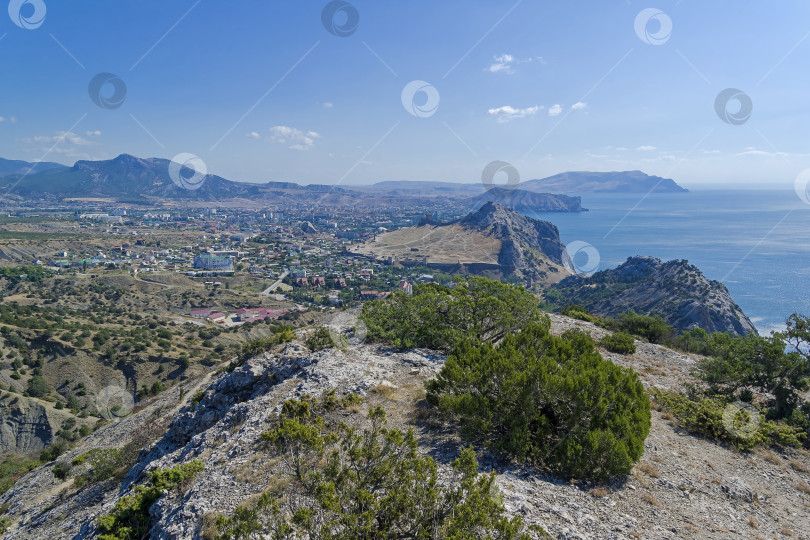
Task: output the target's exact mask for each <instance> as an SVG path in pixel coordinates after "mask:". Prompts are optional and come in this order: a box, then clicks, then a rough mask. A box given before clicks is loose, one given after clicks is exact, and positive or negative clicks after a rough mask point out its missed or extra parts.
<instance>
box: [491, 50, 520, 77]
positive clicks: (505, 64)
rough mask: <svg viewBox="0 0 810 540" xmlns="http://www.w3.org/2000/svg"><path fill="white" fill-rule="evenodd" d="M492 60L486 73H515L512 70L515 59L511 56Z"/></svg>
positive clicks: (505, 55)
mask: <svg viewBox="0 0 810 540" xmlns="http://www.w3.org/2000/svg"><path fill="white" fill-rule="evenodd" d="M494 60H495V61H494V62H493V63H492V64H490V66H489V68H487V71H489V72H490V73H499V72H501V71H502V72H504V73H507V74H512V73H514V72H515V71H514V70H513V69H512V65H513V64H514V62H515V57H514V56H512V55H511V54H501V55H498V56H496V57H494Z"/></svg>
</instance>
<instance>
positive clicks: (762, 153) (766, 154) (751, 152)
mask: <svg viewBox="0 0 810 540" xmlns="http://www.w3.org/2000/svg"><path fill="white" fill-rule="evenodd" d="M737 155H738V156H764V157H786V156H789V155H790V154H788V153H787V152H766V151H765V150H758V149H757V148H755V147H753V146H749V147H747V148H746V149H745V150H744V151H742V152H740V153H738V154H737Z"/></svg>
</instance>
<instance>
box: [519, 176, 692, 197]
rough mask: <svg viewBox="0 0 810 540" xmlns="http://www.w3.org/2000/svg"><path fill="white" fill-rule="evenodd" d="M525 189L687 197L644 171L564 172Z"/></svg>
mask: <svg viewBox="0 0 810 540" xmlns="http://www.w3.org/2000/svg"><path fill="white" fill-rule="evenodd" d="M518 187H519V188H521V189H526V190H529V191H537V192H542V193H591V192H610V193H648V192H655V193H685V192H687V191H688V190H686V189H685V188H683V187H681V186H679V185H678V184H676V183H675V181H674V180H672V179H671V178H661V177H660V176H650V175H648V174H645V173H643V172H641V171H617V172H590V171H576V172H564V173H560V174H555V175H554V176H549V177H548V178H542V179H540V180H529V181H527V182H523V183H522V184H519V185H518Z"/></svg>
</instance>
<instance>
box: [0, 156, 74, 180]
mask: <svg viewBox="0 0 810 540" xmlns="http://www.w3.org/2000/svg"><path fill="white" fill-rule="evenodd" d="M49 169H67V167H66V166H65V165H61V164H59V163H53V162H50V161H37V162H33V163H32V162H28V161H20V160H18V159H3V158H0V176H9V175H13V174H17V175H23V174H33V173H37V172H41V171H46V170H49Z"/></svg>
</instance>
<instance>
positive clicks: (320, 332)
mask: <svg viewBox="0 0 810 540" xmlns="http://www.w3.org/2000/svg"><path fill="white" fill-rule="evenodd" d="M304 343H305V345H306V346H307V348H308V349H309V350H310V351H313V352H315V351H320V350H323V349H332V348H334V346H335V343H334V342H333V341H332V336H331V334H330V333H329V330H328V329H327V328H325V327H323V326H319V327H318V328H316V329H315V331H314V332H312V333H311V334H310V335H309V336H307V339H306V341H305V342H304Z"/></svg>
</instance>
